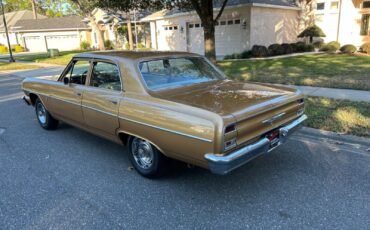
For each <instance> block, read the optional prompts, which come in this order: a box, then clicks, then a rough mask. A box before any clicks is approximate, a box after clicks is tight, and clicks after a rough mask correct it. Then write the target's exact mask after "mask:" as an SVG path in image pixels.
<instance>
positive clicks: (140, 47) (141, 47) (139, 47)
mask: <svg viewBox="0 0 370 230" xmlns="http://www.w3.org/2000/svg"><path fill="white" fill-rule="evenodd" d="M136 48H137V49H144V48H145V46H144V45H143V44H141V43H138V44H137V45H136Z"/></svg>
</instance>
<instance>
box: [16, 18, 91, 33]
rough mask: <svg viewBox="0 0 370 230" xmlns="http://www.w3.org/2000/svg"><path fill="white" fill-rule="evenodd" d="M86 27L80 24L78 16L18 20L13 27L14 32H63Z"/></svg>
mask: <svg viewBox="0 0 370 230" xmlns="http://www.w3.org/2000/svg"><path fill="white" fill-rule="evenodd" d="M88 28H89V27H88V25H86V24H85V23H84V22H82V17H80V16H67V17H60V18H44V19H37V20H34V19H30V20H20V21H18V22H17V23H16V24H15V25H14V30H16V31H27V30H64V29H88Z"/></svg>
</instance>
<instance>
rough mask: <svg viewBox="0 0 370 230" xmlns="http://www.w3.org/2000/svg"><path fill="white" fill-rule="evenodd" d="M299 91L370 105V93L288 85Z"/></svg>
mask: <svg viewBox="0 0 370 230" xmlns="http://www.w3.org/2000/svg"><path fill="white" fill-rule="evenodd" d="M288 86H290V87H293V88H295V89H299V90H301V91H302V93H303V94H305V95H307V96H315V97H328V98H333V99H345V100H350V101H365V102H368V103H370V91H365V90H352V89H333V88H321V87H311V86H297V85H288Z"/></svg>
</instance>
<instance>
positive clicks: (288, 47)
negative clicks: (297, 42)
mask: <svg viewBox="0 0 370 230" xmlns="http://www.w3.org/2000/svg"><path fill="white" fill-rule="evenodd" d="M281 48H282V49H283V53H284V54H291V53H294V52H295V51H294V48H293V46H292V44H287V43H284V44H282V45H281Z"/></svg>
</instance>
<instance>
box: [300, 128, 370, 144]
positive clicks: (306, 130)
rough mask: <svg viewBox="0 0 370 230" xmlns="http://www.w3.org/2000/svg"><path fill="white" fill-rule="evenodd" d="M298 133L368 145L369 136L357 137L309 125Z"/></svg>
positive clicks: (369, 142) (369, 141)
mask: <svg viewBox="0 0 370 230" xmlns="http://www.w3.org/2000/svg"><path fill="white" fill-rule="evenodd" d="M300 133H302V134H306V135H310V136H316V137H318V138H330V139H332V140H336V141H339V142H349V143H356V144H360V145H364V146H367V147H370V138H366V137H358V136H354V135H348V134H340V133H335V132H331V131H325V130H320V129H313V128H309V127H302V129H301V130H300Z"/></svg>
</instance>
